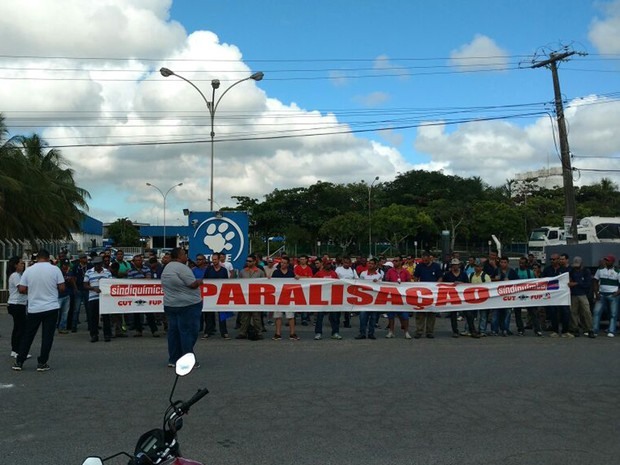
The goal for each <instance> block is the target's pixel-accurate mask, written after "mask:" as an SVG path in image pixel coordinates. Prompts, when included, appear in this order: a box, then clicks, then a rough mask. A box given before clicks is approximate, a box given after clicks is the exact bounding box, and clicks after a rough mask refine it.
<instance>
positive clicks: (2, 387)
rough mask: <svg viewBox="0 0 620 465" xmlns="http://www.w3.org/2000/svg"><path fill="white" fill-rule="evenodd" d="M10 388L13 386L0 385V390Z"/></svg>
mask: <svg viewBox="0 0 620 465" xmlns="http://www.w3.org/2000/svg"><path fill="white" fill-rule="evenodd" d="M12 387H15V385H14V384H0V389H10V388H12Z"/></svg>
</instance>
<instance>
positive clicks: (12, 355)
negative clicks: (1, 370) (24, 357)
mask: <svg viewBox="0 0 620 465" xmlns="http://www.w3.org/2000/svg"><path fill="white" fill-rule="evenodd" d="M11 357H12V358H17V352H15V351H14V350H12V351H11Z"/></svg>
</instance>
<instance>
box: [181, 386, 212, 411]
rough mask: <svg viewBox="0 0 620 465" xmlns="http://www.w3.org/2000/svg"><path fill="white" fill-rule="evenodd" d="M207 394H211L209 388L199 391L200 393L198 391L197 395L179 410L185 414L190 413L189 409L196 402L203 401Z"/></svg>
mask: <svg viewBox="0 0 620 465" xmlns="http://www.w3.org/2000/svg"><path fill="white" fill-rule="evenodd" d="M207 394H209V390H208V389H207V388H204V389H198V391H196V394H194V395H193V396H192V398H191V399H190V400H188V401H187V402H183V403H182V404H181V406H180V407H179V410H180V411H181V412H183V414H185V413H187V412H189V408H190V407H191V406H192V405H194V404H195V403H196V402H198V401H199V400H200V399H202V398H203V397H204V396H206V395H207Z"/></svg>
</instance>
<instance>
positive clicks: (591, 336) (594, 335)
mask: <svg viewBox="0 0 620 465" xmlns="http://www.w3.org/2000/svg"><path fill="white" fill-rule="evenodd" d="M596 336H598V334H596V333H595V332H594V331H588V337H589V338H590V339H595V338H596Z"/></svg>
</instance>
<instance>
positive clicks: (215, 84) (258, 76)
mask: <svg viewBox="0 0 620 465" xmlns="http://www.w3.org/2000/svg"><path fill="white" fill-rule="evenodd" d="M159 72H160V73H161V75H162V76H164V77H169V76H176V77H178V78H179V79H183V80H184V81H185V82H187V83H188V84H189V85H191V86H192V87H193V88H194V89H196V90H197V91H198V93H199V94H200V96H201V97H202V99H203V100H204V101H205V103H206V105H207V110H209V115H210V116H211V188H210V193H211V195H210V209H211V211H213V171H214V167H213V159H214V152H215V148H214V145H215V112H216V110H217V107H218V106H219V104H220V101H221V100H222V97H224V95H226V93H227V92H228V91H229V90H230V89H232V88H233V87H235V86H236V85H237V84H241V83H242V82H244V81H248V80H250V79H252V80H254V81H260V80H262V79H263V77H264V73H263V72H262V71H258V72H256V73H254V74H252V75H251V76H248V77H246V78H243V79H240V80H238V81H236V82H234V83H232V84H231V85H230V87H228V88H227V89H226V90H225V91H224V92H222V95H220V97H219V98H218V99H217V101H216V100H215V91H216V90H217V89H219V87H220V80H219V79H212V80H211V89H212V93H211V101H209V100H208V99H207V98H206V97H205V95H204V94H203V93H202V91H201V90H200V89H199V88H198V87H197V86H196V85H195V84H194V83H193V82H192V81H190V80H189V79H187V78H184V77H183V76H181V75H179V74H177V73H175V72H174V71H172V70H170V69H168V68H161V69H160V70H159Z"/></svg>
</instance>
